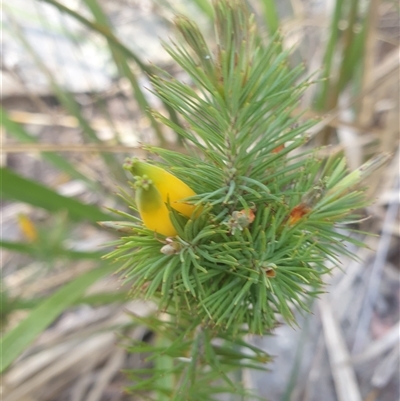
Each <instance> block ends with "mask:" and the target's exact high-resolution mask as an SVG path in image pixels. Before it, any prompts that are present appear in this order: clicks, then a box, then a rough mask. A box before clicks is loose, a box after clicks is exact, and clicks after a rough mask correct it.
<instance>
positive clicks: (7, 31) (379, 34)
mask: <svg viewBox="0 0 400 401" xmlns="http://www.w3.org/2000/svg"><path fill="white" fill-rule="evenodd" d="M247 2H248V4H249V7H251V9H252V10H253V12H254V13H255V15H256V19H257V21H258V22H259V26H260V34H261V35H262V37H265V38H266V39H267V38H268V37H269V36H271V35H273V34H274V33H275V32H276V31H278V30H279V31H280V32H281V34H282V35H283V38H284V41H283V43H282V46H283V47H284V48H290V49H292V55H291V63H292V65H293V66H296V65H298V64H299V63H303V64H304V65H305V69H306V73H305V77H306V76H309V75H311V74H314V76H315V81H316V83H315V84H314V85H313V86H311V87H310V88H309V90H308V91H307V92H306V93H305V95H304V96H303V98H302V102H301V104H300V105H299V108H298V110H296V111H295V113H296V114H300V113H303V117H302V118H304V119H308V118H316V119H318V120H319V123H318V124H317V125H316V126H315V127H314V128H313V129H312V131H310V133H309V135H310V141H309V142H308V144H307V145H306V146H307V147H319V146H323V148H322V150H321V152H322V154H324V155H329V154H331V153H336V152H343V153H344V154H345V156H346V158H347V161H348V165H349V169H350V170H353V169H355V168H357V167H358V166H360V165H361V164H362V163H363V162H364V161H365V160H367V159H368V158H370V157H371V156H373V155H375V154H378V153H380V152H382V151H383V152H390V153H391V154H392V155H393V157H392V161H391V162H390V163H389V164H388V165H387V166H386V167H384V168H382V169H380V170H379V171H378V172H377V173H376V174H375V175H373V176H372V177H371V178H370V179H369V180H368V182H367V184H368V186H369V190H368V191H369V197H370V199H371V200H373V201H374V203H373V204H372V205H371V206H370V207H369V208H368V209H367V210H366V211H365V216H366V219H365V221H364V222H363V223H361V224H359V226H358V227H359V228H360V229H361V230H363V231H366V232H369V233H372V234H376V235H375V236H368V237H365V236H364V235H363V234H360V239H361V240H362V241H366V242H367V244H368V248H366V249H364V250H357V249H355V250H354V251H355V252H356V253H357V254H358V256H359V259H360V260H359V261H357V262H350V261H349V260H347V259H346V258H343V261H342V262H343V272H340V271H337V272H334V274H333V275H332V277H330V278H327V280H328V281H329V282H330V287H329V294H326V295H324V296H323V297H322V298H321V299H320V300H319V301H318V302H317V303H316V304H315V305H313V310H314V314H313V315H312V316H308V317H299V325H300V329H297V330H293V329H292V328H289V327H287V326H286V325H284V324H283V325H282V326H281V327H279V328H278V329H277V331H276V333H275V336H270V337H267V338H253V339H252V341H254V342H255V343H256V344H257V345H258V346H260V347H262V348H264V349H266V350H267V351H268V352H270V353H271V354H273V355H275V356H276V358H275V360H274V362H273V363H272V364H271V366H270V368H271V372H269V373H265V372H263V373H257V374H255V373H254V372H244V376H243V377H244V378H245V379H244V381H245V385H246V386H249V387H253V388H255V389H257V391H258V393H259V394H260V396H261V397H263V398H268V399H269V400H271V401H275V400H282V401H283V400H286V401H288V400H299V401H300V400H302V401H311V400H321V399H323V400H324V401H329V400H332V401H334V400H339V401H358V400H367V401H373V400H382V401H393V400H394V399H398V398H399V396H400V394H399V379H398V377H397V376H398V375H396V374H395V373H396V371H397V369H398V366H399V332H400V326H399V320H400V316H399V306H398V305H399V301H400V299H399V298H400V275H399V264H398V261H399V249H400V246H399V245H400V244H399V236H400V230H399V227H400V225H399V217H398V206H399V188H400V187H399V154H398V145H399V94H400V91H399V64H400V58H399V49H400V23H399V5H398V3H397V2H396V1H389V0H387V1H384V0H380V1H379V0H348V1H344V0H283V1H277V0H275V1H274V0H248V1H247ZM176 13H183V14H185V15H188V16H189V17H191V18H194V19H195V20H196V22H197V23H198V24H199V25H200V27H201V28H202V29H203V31H204V32H205V34H206V35H207V32H210V29H211V26H212V25H211V21H212V18H213V14H212V8H211V6H210V2H209V0H186V1H184V0H118V1H111V0H68V1H67V0H64V1H62V0H59V1H56V0H8V1H7V0H6V1H5V2H4V7H3V14H2V34H3V35H2V53H3V57H2V68H1V74H2V105H1V125H2V147H1V153H0V155H1V159H0V160H1V189H2V205H1V216H2V219H1V225H2V258H1V260H2V292H1V314H0V317H1V330H2V336H3V339H2V361H1V367H2V372H3V375H4V376H3V384H2V387H3V388H2V394H3V397H4V398H3V400H4V401H58V400H72V401H80V400H85V401H96V400H97V401H106V400H113V401H117V400H132V399H133V400H139V399H140V398H139V397H138V396H135V394H129V391H124V389H126V388H129V383H130V379H129V375H125V374H123V373H121V370H125V371H126V370H131V369H134V368H135V367H143V366H146V364H147V363H148V362H146V360H145V356H146V355H140V354H131V353H129V344H130V342H131V340H132V339H143V338H144V339H146V340H147V341H152V335H151V332H149V331H148V330H146V329H145V328H143V327H142V326H141V325H140V324H138V323H137V322H136V321H135V320H134V319H133V318H132V313H134V314H137V315H142V316H145V315H148V314H149V313H151V312H152V310H153V306H152V305H150V304H147V303H144V302H140V301H137V300H131V297H130V296H129V294H128V291H129V289H128V288H124V287H123V286H121V283H120V281H119V279H118V275H114V274H113V273H114V272H115V267H114V266H113V265H110V263H109V262H104V261H102V259H101V255H103V254H104V253H106V252H107V251H108V250H109V249H110V248H107V247H105V246H103V244H104V243H106V242H107V241H112V240H113V239H114V238H116V237H115V235H114V234H113V233H112V232H109V231H107V230H105V229H104V228H101V227H100V226H98V225H97V221H101V220H115V219H116V217H115V215H113V214H112V211H111V210H112V209H117V208H118V209H123V208H124V207H125V206H124V204H123V203H122V202H121V201H120V199H119V198H118V196H117V195H116V193H117V192H118V188H126V187H127V184H126V181H127V176H126V174H125V172H124V171H123V169H122V168H121V166H122V163H123V160H124V159H125V157H127V156H132V155H137V156H139V157H146V152H145V150H143V149H142V147H141V144H148V143H149V144H154V145H158V146H162V147H165V148H170V149H175V150H180V149H183V146H184V143H182V141H181V140H178V138H177V135H176V134H175V133H174V132H171V130H169V129H167V127H165V126H162V125H160V123H159V122H157V121H156V120H155V119H154V117H153V116H152V113H151V109H155V110H157V111H159V112H161V113H163V114H167V115H169V116H170V118H172V119H174V120H175V121H177V122H179V121H180V120H179V116H176V115H175V114H174V113H173V111H172V110H170V109H169V108H168V107H167V106H166V105H165V104H163V103H162V102H161V101H160V100H159V99H158V98H156V97H155V96H154V95H153V94H152V93H151V84H150V81H149V79H148V75H149V74H152V73H153V72H154V71H155V66H159V67H162V68H163V69H166V70H167V71H168V72H169V73H171V74H172V75H173V76H175V77H176V78H178V79H180V80H184V81H188V82H189V78H188V76H187V75H185V73H184V72H183V71H181V70H179V69H178V68H177V66H176V65H175V64H174V63H173V62H172V60H171V59H170V58H169V57H168V55H167V53H166V52H165V51H164V50H163V48H162V46H161V40H164V41H167V42H168V41H170V40H171V38H173V37H174V36H175V32H174V30H173V27H172V24H171V20H172V19H173V16H174V15H175V14H176ZM110 209H111V210H110ZM367 217H368V218H367ZM344 273H346V274H344Z"/></svg>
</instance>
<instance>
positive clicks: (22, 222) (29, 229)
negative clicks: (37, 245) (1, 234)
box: [18, 214, 38, 242]
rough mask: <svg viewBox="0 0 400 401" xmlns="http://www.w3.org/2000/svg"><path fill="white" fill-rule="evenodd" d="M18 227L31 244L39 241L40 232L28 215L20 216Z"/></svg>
mask: <svg viewBox="0 0 400 401" xmlns="http://www.w3.org/2000/svg"><path fill="white" fill-rule="evenodd" d="M18 225H19V228H20V230H21V232H22V234H23V235H24V237H25V238H26V239H27V240H28V241H29V242H35V241H36V240H37V238H38V232H37V230H36V227H35V225H34V224H33V221H32V220H31V219H30V218H29V217H28V216H27V215H25V214H19V215H18Z"/></svg>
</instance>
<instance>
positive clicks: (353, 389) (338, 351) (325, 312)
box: [319, 296, 362, 401]
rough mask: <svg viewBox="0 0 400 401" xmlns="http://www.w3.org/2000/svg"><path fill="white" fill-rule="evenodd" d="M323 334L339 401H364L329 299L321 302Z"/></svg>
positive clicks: (325, 298) (323, 299)
mask: <svg viewBox="0 0 400 401" xmlns="http://www.w3.org/2000/svg"><path fill="white" fill-rule="evenodd" d="M319 310H320V314H321V320H322V326H323V332H324V336H325V342H326V347H327V350H328V354H329V361H330V365H331V370H332V375H333V379H334V382H335V388H336V393H337V399H338V401H362V397H361V394H360V390H359V388H358V384H357V379H356V375H355V373H354V370H353V367H352V366H351V364H350V354H349V351H348V349H347V346H346V343H345V341H344V338H343V335H342V333H341V330H340V326H339V322H338V321H337V320H336V319H335V317H334V315H333V312H332V309H331V306H330V304H329V302H328V299H327V297H326V296H325V297H322V298H321V299H320V300H319Z"/></svg>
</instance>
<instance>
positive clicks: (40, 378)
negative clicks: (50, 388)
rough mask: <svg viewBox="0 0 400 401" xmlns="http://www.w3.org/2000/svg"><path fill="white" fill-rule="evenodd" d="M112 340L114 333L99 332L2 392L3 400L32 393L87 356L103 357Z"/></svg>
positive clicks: (14, 399) (105, 355) (112, 342)
mask: <svg viewBox="0 0 400 401" xmlns="http://www.w3.org/2000/svg"><path fill="white" fill-rule="evenodd" d="M114 342H115V334H114V333H110V332H109V333H101V334H98V335H96V336H94V337H92V338H90V339H88V340H86V341H83V342H82V343H80V345H79V346H77V347H76V348H75V349H74V350H72V351H70V352H69V353H68V355H66V356H65V357H64V358H61V359H60V360H58V361H57V362H56V363H54V364H52V365H50V366H48V367H47V368H46V369H43V370H41V371H40V372H39V373H38V374H36V375H35V376H33V377H32V378H31V379H30V380H27V381H25V382H24V383H23V384H22V385H20V386H18V387H17V388H15V389H14V390H13V391H11V392H10V393H8V394H4V398H3V401H18V400H19V399H20V398H21V397H23V396H25V395H28V394H30V393H33V392H34V391H35V390H37V389H38V388H40V387H41V386H43V385H44V384H45V383H47V382H49V381H51V380H52V378H54V377H56V376H57V375H59V374H60V373H62V372H64V371H66V370H67V369H68V368H72V367H74V366H77V365H79V364H82V361H85V360H87V358H96V359H98V360H99V361H100V360H102V359H104V358H105V357H107V355H108V353H109V352H110V351H111V350H112V345H113V344H114Z"/></svg>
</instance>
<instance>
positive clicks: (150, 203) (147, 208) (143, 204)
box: [135, 176, 177, 237]
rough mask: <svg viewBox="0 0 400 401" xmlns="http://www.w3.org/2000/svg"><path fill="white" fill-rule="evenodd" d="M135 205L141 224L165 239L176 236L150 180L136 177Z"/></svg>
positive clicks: (158, 194) (164, 207) (159, 196)
mask: <svg viewBox="0 0 400 401" xmlns="http://www.w3.org/2000/svg"><path fill="white" fill-rule="evenodd" d="M135 190H136V197H135V200H136V205H137V207H138V209H139V213H140V216H141V217H142V220H143V224H144V225H145V226H146V227H147V228H148V229H149V230H153V231H155V232H157V233H159V234H163V235H165V236H167V237H172V236H174V235H176V234H177V233H176V230H175V228H174V226H173V225H172V223H171V220H170V218H169V210H168V208H167V206H166V205H165V203H164V201H163V199H162V197H161V195H160V192H159V191H158V190H157V188H156V187H155V186H154V184H153V182H152V180H150V179H148V178H147V177H146V176H143V177H137V180H136V183H135Z"/></svg>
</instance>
